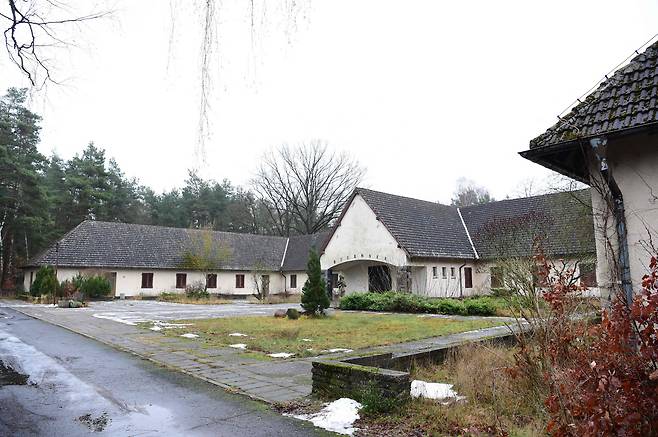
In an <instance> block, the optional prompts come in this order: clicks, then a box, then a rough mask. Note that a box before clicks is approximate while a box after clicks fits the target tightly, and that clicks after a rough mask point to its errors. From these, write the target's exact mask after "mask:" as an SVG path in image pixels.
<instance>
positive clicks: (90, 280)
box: [78, 276, 112, 299]
mask: <svg viewBox="0 0 658 437" xmlns="http://www.w3.org/2000/svg"><path fill="white" fill-rule="evenodd" d="M80 282H81V283H80V288H79V289H78V291H79V292H80V293H82V294H83V295H84V296H85V297H86V298H87V299H97V298H100V297H105V296H107V295H109V294H110V292H111V291H112V284H110V280H109V279H107V278H106V277H104V276H85V277H84V278H83V279H82V280H81V281H80Z"/></svg>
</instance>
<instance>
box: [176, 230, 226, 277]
mask: <svg viewBox="0 0 658 437" xmlns="http://www.w3.org/2000/svg"><path fill="white" fill-rule="evenodd" d="M232 255H233V251H232V249H231V247H230V246H229V245H228V244H226V243H224V242H222V241H220V240H219V239H218V238H216V233H215V232H213V231H212V229H209V228H206V229H200V230H197V229H190V230H189V231H188V244H187V246H186V248H185V250H184V251H183V253H182V257H183V260H182V262H181V268H184V269H189V270H196V271H199V272H201V273H203V274H204V277H205V281H204V290H208V275H209V274H212V273H213V272H216V271H217V270H219V269H221V268H222V267H223V266H225V265H226V263H228V262H229V261H230V260H231V257H232Z"/></svg>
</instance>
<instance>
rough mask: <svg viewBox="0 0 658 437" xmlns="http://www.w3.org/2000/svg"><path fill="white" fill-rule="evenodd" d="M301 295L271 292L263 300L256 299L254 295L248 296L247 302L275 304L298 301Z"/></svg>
mask: <svg viewBox="0 0 658 437" xmlns="http://www.w3.org/2000/svg"><path fill="white" fill-rule="evenodd" d="M301 301H302V297H301V295H300V294H288V295H284V294H271V295H269V296H267V297H266V298H265V300H264V301H260V300H258V299H256V297H254V296H249V297H248V298H247V302H249V303H260V304H263V303H264V304H277V303H300V302H301Z"/></svg>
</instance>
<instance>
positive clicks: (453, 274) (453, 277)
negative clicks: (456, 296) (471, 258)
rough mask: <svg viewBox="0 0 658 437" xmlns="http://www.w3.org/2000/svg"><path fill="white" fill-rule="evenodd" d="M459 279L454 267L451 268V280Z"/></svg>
mask: <svg viewBox="0 0 658 437" xmlns="http://www.w3.org/2000/svg"><path fill="white" fill-rule="evenodd" d="M456 277H457V274H456V272H455V268H454V267H450V279H455V278H456Z"/></svg>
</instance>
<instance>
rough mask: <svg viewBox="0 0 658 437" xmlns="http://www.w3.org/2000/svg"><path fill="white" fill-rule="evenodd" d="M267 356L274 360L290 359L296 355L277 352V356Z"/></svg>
mask: <svg viewBox="0 0 658 437" xmlns="http://www.w3.org/2000/svg"><path fill="white" fill-rule="evenodd" d="M267 356H268V357H272V358H290V357H294V356H295V354H291V353H288V352H277V353H275V354H267Z"/></svg>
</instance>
